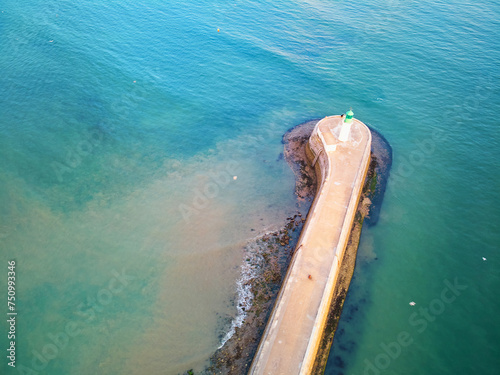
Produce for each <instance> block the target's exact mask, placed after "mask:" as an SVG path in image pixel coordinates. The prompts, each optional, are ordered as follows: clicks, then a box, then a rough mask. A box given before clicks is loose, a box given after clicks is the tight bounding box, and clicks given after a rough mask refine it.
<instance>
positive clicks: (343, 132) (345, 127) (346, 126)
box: [339, 110, 354, 142]
mask: <svg viewBox="0 0 500 375" xmlns="http://www.w3.org/2000/svg"><path fill="white" fill-rule="evenodd" d="M353 117H354V113H353V112H352V111H351V110H348V111H347V112H346V114H345V118H344V121H343V122H342V125H341V126H342V127H341V128H340V135H339V141H341V142H347V141H348V140H349V135H350V134H351V125H352V119H353Z"/></svg>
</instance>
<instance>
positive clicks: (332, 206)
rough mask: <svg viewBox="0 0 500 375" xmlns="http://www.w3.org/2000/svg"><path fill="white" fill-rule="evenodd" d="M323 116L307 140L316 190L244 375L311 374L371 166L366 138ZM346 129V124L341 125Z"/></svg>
mask: <svg viewBox="0 0 500 375" xmlns="http://www.w3.org/2000/svg"><path fill="white" fill-rule="evenodd" d="M342 124H343V118H341V117H340V116H330V117H325V118H324V119H322V120H320V121H319V122H318V124H317V125H316V127H315V129H314V130H313V133H312V135H311V137H310V139H309V145H308V146H309V150H310V151H311V152H312V157H313V160H314V163H315V164H316V165H315V168H316V173H317V175H318V191H317V193H316V197H315V199H314V202H313V205H312V206H311V209H310V211H309V214H308V216H307V221H306V223H305V225H304V229H303V230H302V233H301V237H300V238H299V241H298V243H297V247H296V250H295V253H294V256H293V259H292V261H291V263H290V266H289V269H288V272H287V275H286V278H285V280H284V282H283V285H282V287H281V290H280V292H279V295H278V298H277V300H276V304H275V306H274V309H273V312H272V314H271V316H270V318H269V321H268V323H267V326H266V330H265V332H264V334H263V336H262V339H261V342H260V345H259V348H258V350H257V353H256V355H255V357H254V360H253V362H252V366H251V368H250V372H249V374H252V375H257V374H272V375H279V374H284V375H294V374H310V373H311V371H312V368H313V365H314V361H315V359H316V353H317V351H318V348H319V345H320V341H321V337H322V334H323V330H324V328H325V324H326V319H327V316H328V312H329V308H330V304H331V300H332V295H333V292H334V289H335V284H336V281H337V277H338V271H339V268H340V263H341V261H342V258H343V256H344V251H345V248H346V246H347V241H348V238H349V234H350V230H351V227H352V223H353V220H354V217H355V213H356V210H357V206H358V201H359V197H360V195H361V190H362V187H363V182H364V180H365V176H366V173H367V171H368V166H369V163H370V146H371V133H370V130H369V129H368V127H367V126H366V125H364V124H363V123H362V122H361V121H359V120H356V119H353V122H352V125H351V128H350V133H349V136H348V139H347V141H345V142H341V141H340V140H339V135H340V130H341V127H342ZM344 126H345V125H344Z"/></svg>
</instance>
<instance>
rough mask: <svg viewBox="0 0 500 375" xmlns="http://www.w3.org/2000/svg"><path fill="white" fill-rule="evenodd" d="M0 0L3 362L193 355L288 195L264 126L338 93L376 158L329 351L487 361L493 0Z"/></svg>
mask: <svg viewBox="0 0 500 375" xmlns="http://www.w3.org/2000/svg"><path fill="white" fill-rule="evenodd" d="M0 8H1V9H0V10H1V13H0V36H1V42H0V72H1V74H0V96H1V100H0V260H1V265H2V266H1V267H2V269H3V270H4V271H3V272H4V273H5V274H4V276H2V277H0V287H1V292H0V296H1V299H2V301H3V302H0V306H3V307H1V310H2V312H1V313H2V314H4V317H5V316H6V313H7V302H6V300H7V292H6V288H7V286H6V277H7V271H8V270H7V261H8V260H11V259H15V261H16V262H17V265H16V276H17V280H16V293H17V300H16V307H17V309H18V317H17V319H18V320H17V324H16V365H17V368H16V369H12V368H10V367H9V366H8V365H7V360H6V358H3V359H2V362H1V363H2V364H1V366H2V367H1V369H2V371H1V373H2V374H3V373H5V374H11V373H12V374H15V373H19V374H34V373H37V374H51V375H59V374H178V373H182V372H184V371H186V370H188V369H191V368H193V369H194V370H195V372H196V371H201V370H202V369H203V368H204V366H205V365H206V363H207V359H208V358H209V357H210V356H211V354H212V353H213V352H214V351H215V350H216V349H217V347H218V346H219V345H220V344H221V343H222V341H223V339H224V337H225V335H226V334H227V332H228V331H230V327H231V322H232V321H233V320H234V319H235V318H236V317H237V316H238V310H237V308H236V306H235V301H236V300H237V296H238V280H240V279H241V277H242V271H241V265H242V264H243V260H244V259H243V258H244V251H243V248H244V247H245V246H246V245H247V244H248V243H249V242H251V241H252V239H253V238H255V237H256V236H258V235H259V234H262V233H264V232H265V231H267V230H271V229H274V228H277V227H279V226H280V225H282V224H283V223H284V222H285V219H286V217H287V216H289V214H290V213H292V212H294V210H295V200H294V197H293V189H294V186H293V185H294V178H293V174H292V172H291V170H290V169H289V167H288V166H287V165H286V163H285V162H284V161H283V160H282V158H280V153H281V152H282V144H281V136H282V134H283V133H284V132H285V131H286V130H287V129H289V128H290V127H292V126H294V125H296V124H299V123H301V122H303V121H304V120H307V119H310V118H317V117H322V116H325V115H329V114H338V113H342V112H345V111H346V110H347V109H348V108H349V107H352V108H353V111H354V113H355V116H356V117H357V118H359V119H360V120H362V121H364V122H365V123H367V124H369V125H371V126H373V127H374V128H376V129H377V130H379V131H380V132H382V133H383V134H384V135H385V137H386V138H387V139H388V140H389V142H390V143H391V145H392V147H393V151H394V163H393V167H392V168H393V169H392V174H391V179H390V181H389V185H388V187H387V191H386V195H385V199H384V206H383V209H382V211H381V215H380V219H379V222H378V223H377V225H375V226H373V227H370V228H368V227H366V228H365V229H364V231H363V235H362V242H361V245H360V251H359V255H358V262H357V268H356V271H355V277H354V279H353V282H352V284H351V289H350V291H349V294H348V297H347V300H346V304H345V307H344V313H343V316H342V319H341V322H340V324H339V329H338V334H337V336H336V339H335V342H334V346H333V349H332V353H331V356H330V360H329V363H328V365H327V370H326V373H327V374H379V373H381V374H402V373H404V374H471V373H475V374H498V373H499V372H500V344H499V342H500V320H499V318H498V309H499V308H500V302H499V301H498V290H499V288H500V271H499V270H500V257H499V255H498V243H499V242H500V236H499V233H498V232H499V231H498V227H499V224H500V210H499V209H498V202H497V201H498V191H499V188H500V163H499V161H498V160H499V156H500V154H499V151H498V150H499V143H500V142H499V139H500V132H499V120H498V118H499V116H500V93H499V90H498V82H499V77H500V71H499V61H500V42H499V40H500V23H499V19H500V5H499V4H498V3H497V2H494V1H480V2H475V3H470V2H465V1H459V0H451V1H437V2H431V1H419V2H416V1H398V0H386V1H373V0H370V1H364V2H356V1H355V2H343V1H321V2H319V1H314V0H305V1H293V0H290V1H233V2H221V1H211V0H200V1H196V2H195V1H187V0H185V1H177V2H174V3H169V2H162V1H157V0H152V1H147V2H146V1H134V2H132V1H111V2H98V1H94V0H92V1H83V2H77V3H75V2H72V1H67V0H60V1H52V0H47V1H43V2H42V1H38V0H34V1H31V2H29V3H27V2H21V3H19V2H14V1H11V0H7V1H5V2H3V3H2V4H1V5H0ZM218 28H219V29H220V32H217V29H218ZM234 177H236V179H235V178H234ZM483 257H484V258H485V259H486V260H483ZM450 285H451V287H450ZM412 301H413V302H415V305H414V306H411V305H410V304H409V303H410V302H412ZM5 320H6V319H2V324H1V325H0V328H1V330H2V331H1V333H0V337H1V339H0V342H1V343H2V348H4V347H5V349H7V348H8V341H9V340H8V339H7V334H6V333H7V329H8V324H7V322H6V321H5ZM5 352H6V350H4V353H5ZM4 357H5V356H4Z"/></svg>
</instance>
